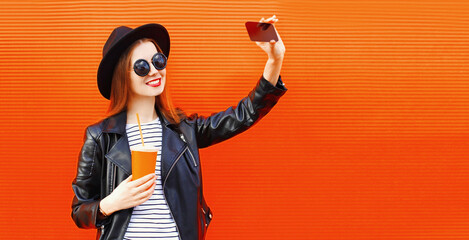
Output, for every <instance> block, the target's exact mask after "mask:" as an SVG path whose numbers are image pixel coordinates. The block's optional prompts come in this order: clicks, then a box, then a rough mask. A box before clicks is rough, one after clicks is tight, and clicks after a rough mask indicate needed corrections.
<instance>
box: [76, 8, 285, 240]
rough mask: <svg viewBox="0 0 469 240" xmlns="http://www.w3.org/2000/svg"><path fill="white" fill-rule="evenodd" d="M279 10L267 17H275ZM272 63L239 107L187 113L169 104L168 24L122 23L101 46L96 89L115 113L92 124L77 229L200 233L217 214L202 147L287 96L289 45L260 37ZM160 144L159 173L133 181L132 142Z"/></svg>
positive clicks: (116, 235)
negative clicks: (209, 199)
mask: <svg viewBox="0 0 469 240" xmlns="http://www.w3.org/2000/svg"><path fill="white" fill-rule="evenodd" d="M277 21H278V19H277V18H276V17H275V15H274V16H273V17H271V18H269V19H264V18H262V19H261V22H268V23H272V24H274V23H276V22H277ZM256 44H257V45H258V46H260V47H261V49H263V50H264V51H265V52H266V53H267V55H268V60H267V63H266V66H265V69H264V73H263V75H262V76H261V77H260V80H259V81H258V83H257V86H256V87H255V88H254V89H253V90H252V91H251V92H250V93H249V95H248V96H247V97H245V98H244V99H242V100H241V101H240V102H239V104H238V105H237V106H236V107H230V108H228V109H227V110H225V111H222V112H219V113H216V114H212V115H211V116H209V117H202V116H198V115H196V114H194V115H192V116H190V117H186V116H185V115H184V114H183V113H182V112H180V111H177V110H176V109H174V107H173V106H172V105H171V102H170V101H169V98H168V95H167V92H166V90H165V83H166V69H165V67H166V62H167V57H168V56H169V49H170V47H169V46H170V41H169V35H168V32H167V31H166V29H165V28H164V27H163V26H161V25H159V24H147V25H143V26H140V27H138V28H135V29H131V28H128V27H125V26H121V27H118V28H116V29H114V31H113V32H112V33H111V35H110V36H109V38H108V40H107V42H106V44H105V45H104V48H103V59H102V60H101V63H100V66H99V69H98V88H99V90H100V92H101V94H102V95H103V96H104V97H105V98H107V99H110V107H109V117H107V118H106V119H104V120H102V121H100V122H98V123H96V124H93V125H90V126H88V127H87V129H86V133H85V137H84V144H83V147H82V149H81V152H80V156H79V161H78V167H77V175H76V178H75V179H74V181H73V183H72V188H73V190H74V193H75V196H74V198H73V202H72V218H73V220H74V221H75V223H76V224H77V226H78V227H80V228H98V235H97V238H99V239H140V238H147V239H148V238H150V237H154V238H158V239H182V240H189V239H204V237H205V233H206V230H207V227H208V226H209V224H210V221H211V219H212V212H211V210H210V208H209V207H208V206H207V204H206V203H205V200H204V197H203V190H202V176H201V168H200V161H199V152H198V149H199V148H203V147H208V146H210V145H213V144H215V143H218V142H221V141H223V140H226V139H228V138H230V137H232V136H235V135H236V134H239V133H241V132H243V131H245V130H246V129H248V128H249V127H250V126H252V125H254V124H255V123H256V122H257V121H259V120H260V119H261V118H262V117H263V116H264V115H265V114H267V113H268V112H269V111H270V109H271V108H272V107H273V106H274V105H275V104H276V103H277V101H278V99H279V98H280V97H281V96H282V95H283V94H284V93H285V91H286V88H285V87H284V85H283V83H282V80H281V77H280V69H281V66H282V61H283V57H284V53H285V47H284V45H283V42H282V40H281V38H280V36H279V41H278V42H275V41H273V40H272V41H271V42H270V43H269V42H256ZM136 113H138V114H139V116H140V121H141V123H142V131H143V138H144V141H145V144H146V145H153V146H158V147H160V148H161V153H158V157H157V164H156V166H155V173H154V174H149V175H146V176H144V177H142V178H139V179H134V180H132V175H131V174H132V167H131V161H130V160H131V155H130V149H129V147H130V146H133V145H136V144H139V143H140V140H139V139H140V135H139V133H138V126H137V125H136V123H137V117H136Z"/></svg>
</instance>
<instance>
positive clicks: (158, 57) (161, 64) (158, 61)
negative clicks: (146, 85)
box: [134, 53, 168, 77]
mask: <svg viewBox="0 0 469 240" xmlns="http://www.w3.org/2000/svg"><path fill="white" fill-rule="evenodd" d="M167 62H168V59H167V58H166V56H165V55H164V54H163V53H155V55H153V57H152V58H151V63H152V64H153V66H154V67H155V68H156V69H158V70H163V69H165V67H166V63H167ZM134 71H135V73H136V74H137V75H139V76H140V77H145V76H146V75H147V74H148V73H149V72H150V64H149V63H148V62H147V60H145V59H138V60H137V61H135V63H134Z"/></svg>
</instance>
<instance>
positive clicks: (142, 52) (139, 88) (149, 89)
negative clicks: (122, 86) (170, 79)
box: [130, 42, 166, 97]
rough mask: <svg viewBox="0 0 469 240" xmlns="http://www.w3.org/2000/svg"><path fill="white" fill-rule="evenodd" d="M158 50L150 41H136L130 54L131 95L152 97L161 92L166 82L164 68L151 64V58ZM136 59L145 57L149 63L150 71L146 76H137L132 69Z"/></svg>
mask: <svg viewBox="0 0 469 240" xmlns="http://www.w3.org/2000/svg"><path fill="white" fill-rule="evenodd" d="M157 52H158V50H157V49H156V46H155V45H154V44H153V43H152V42H143V43H138V44H137V46H136V48H135V49H134V51H133V52H132V55H131V67H130V90H131V95H132V96H133V97H154V96H158V95H160V94H161V93H162V92H163V89H164V85H165V82H166V68H165V69H163V70H157V69H156V68H155V66H153V64H151V58H152V57H153V55H155V53H157ZM138 59H145V60H147V62H148V63H150V72H149V73H148V74H147V75H146V76H143V77H141V76H139V75H137V74H136V73H135V71H134V68H133V66H134V63H135V61H137V60H138Z"/></svg>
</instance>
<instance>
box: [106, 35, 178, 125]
mask: <svg viewBox="0 0 469 240" xmlns="http://www.w3.org/2000/svg"><path fill="white" fill-rule="evenodd" d="M147 41H149V42H152V43H153V44H154V45H155V46H156V48H157V49H158V52H163V51H162V50H161V48H160V46H158V44H157V43H156V42H155V41H154V40H153V39H150V38H142V39H139V40H137V41H135V42H134V43H132V45H130V46H129V47H128V48H127V50H125V52H124V53H122V55H121V56H120V58H119V61H118V62H117V64H116V67H115V69H114V74H113V75H112V84H111V97H110V100H111V101H110V103H109V108H108V111H107V114H106V115H107V117H110V116H112V115H115V114H117V113H120V112H121V111H123V110H125V109H126V107H127V104H128V101H129V95H130V71H129V69H131V66H132V63H131V57H132V56H131V53H132V52H133V50H134V49H135V48H136V47H137V44H139V43H143V42H147ZM167 83H168V80H167V78H166V86H165V88H164V89H163V92H162V93H161V94H160V95H158V96H156V97H155V105H156V106H157V108H158V110H160V112H161V114H163V116H164V117H165V118H166V120H168V121H169V122H171V123H173V124H178V123H179V122H180V121H181V112H180V111H179V110H177V109H176V108H174V106H173V104H172V101H171V98H170V96H169V93H168V86H167V85H168V84H167Z"/></svg>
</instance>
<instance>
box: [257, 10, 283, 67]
mask: <svg viewBox="0 0 469 240" xmlns="http://www.w3.org/2000/svg"><path fill="white" fill-rule="evenodd" d="M277 21H278V18H277V17H276V16H275V15H273V16H272V17H271V18H268V19H264V18H261V20H260V21H259V22H264V23H270V24H272V25H275V23H276V22H277ZM274 29H275V26H274ZM275 32H276V33H277V37H278V41H277V42H275V40H271V41H270V42H256V44H257V46H259V47H261V48H262V50H264V52H266V53H267V56H268V57H269V59H272V60H283V56H284V55H285V46H284V45H283V41H282V38H280V35H279V34H278V32H277V29H275Z"/></svg>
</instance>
